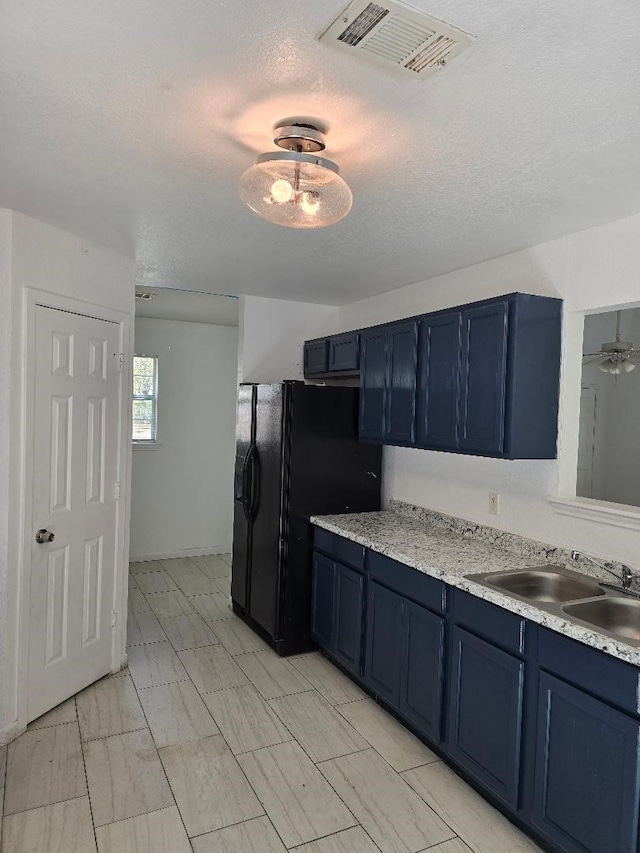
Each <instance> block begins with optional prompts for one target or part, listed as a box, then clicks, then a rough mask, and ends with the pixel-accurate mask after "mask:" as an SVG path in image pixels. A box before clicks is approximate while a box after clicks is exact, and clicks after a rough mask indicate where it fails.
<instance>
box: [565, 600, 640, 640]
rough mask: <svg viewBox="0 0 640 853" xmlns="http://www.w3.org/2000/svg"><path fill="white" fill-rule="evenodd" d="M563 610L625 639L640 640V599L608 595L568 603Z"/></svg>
mask: <svg viewBox="0 0 640 853" xmlns="http://www.w3.org/2000/svg"><path fill="white" fill-rule="evenodd" d="M562 610H563V612H564V613H566V614H567V615H568V616H573V617H574V618H575V619H580V620H581V621H582V622H587V623H589V624H590V625H593V626H595V627H597V628H603V629H604V630H605V631H608V632H609V633H611V634H616V635H617V636H619V637H624V638H625V639H630V640H636V641H640V601H639V600H638V599H634V598H628V599H627V598H615V597H614V596H607V597H606V598H602V599H600V600H598V601H578V602H576V603H575V604H566V605H565V606H564V607H563V608H562Z"/></svg>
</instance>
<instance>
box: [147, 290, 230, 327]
mask: <svg viewBox="0 0 640 853" xmlns="http://www.w3.org/2000/svg"><path fill="white" fill-rule="evenodd" d="M152 293H153V299H139V300H137V301H136V317H150V318H152V319H154V320H182V321H183V322H187V323H208V324H210V325H213V326H237V325H238V313H239V310H238V309H239V306H238V299H236V298H235V297H233V296H220V295H218V294H214V293H194V292H193V291H189V292H185V291H184V290H173V289H169V288H166V287H165V288H159V287H157V288H154V289H153V291H152Z"/></svg>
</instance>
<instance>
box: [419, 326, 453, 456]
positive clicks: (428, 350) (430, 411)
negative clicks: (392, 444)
mask: <svg viewBox="0 0 640 853" xmlns="http://www.w3.org/2000/svg"><path fill="white" fill-rule="evenodd" d="M460 326H461V314H460V312H459V311H451V312H449V313H446V314H436V315H434V316H426V317H423V318H422V319H421V320H420V327H419V356H418V364H419V370H418V373H419V376H418V401H417V443H418V444H419V445H422V446H423V447H436V448H438V447H439V448H442V449H443V450H455V449H456V448H457V447H458V394H459V389H460Z"/></svg>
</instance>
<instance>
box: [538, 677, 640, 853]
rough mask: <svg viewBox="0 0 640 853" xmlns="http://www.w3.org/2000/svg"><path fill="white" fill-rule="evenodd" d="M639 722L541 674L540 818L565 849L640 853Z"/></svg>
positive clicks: (543, 827)
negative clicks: (639, 812)
mask: <svg viewBox="0 0 640 853" xmlns="http://www.w3.org/2000/svg"><path fill="white" fill-rule="evenodd" d="M639 727H640V724H639V723H638V721H637V720H633V719H632V718H631V717H628V716H627V715H626V714H623V713H622V712H620V711H616V710H614V709H613V708H611V707H609V706H608V705H606V704H605V703H604V702H600V701H599V700H598V699H594V698H592V697H591V696H589V695H588V694H587V693H584V692H583V691H582V690H578V689H576V688H575V687H571V686H570V685H568V684H565V682H564V681H560V679H558V678H554V677H553V676H552V675H549V674H547V673H546V672H542V673H541V675H540V684H539V694H538V737H537V756H536V769H535V792H534V807H533V822H534V825H535V826H536V827H537V828H538V829H540V830H541V831H542V832H543V833H544V834H545V835H546V836H547V837H548V838H550V839H552V840H553V842H554V843H555V844H557V845H558V846H559V848H560V849H561V850H566V851H567V853H637V850H638V736H639Z"/></svg>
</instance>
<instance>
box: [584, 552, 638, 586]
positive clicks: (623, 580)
mask: <svg viewBox="0 0 640 853" xmlns="http://www.w3.org/2000/svg"><path fill="white" fill-rule="evenodd" d="M580 558H582V559H583V560H587V562H589V563H593V565H594V566H597V567H598V568H599V569H604V571H605V572H609V574H610V575H613V577H614V578H616V580H618V581H620V587H621V588H622V589H624V590H626V591H629V592H630V591H632V588H633V581H634V580H635V579H636V577H637V576H636V575H634V573H633V571H632V570H631V569H630V568H629V566H625V565H624V564H621V566H620V574H619V575H618V573H617V572H614V571H613V569H610V568H609V566H607V565H605V564H604V563H601V562H599V561H598V560H594V559H593V557H588V556H587V555H586V554H583V553H582V552H581V551H572V552H571V559H572V560H578V559H580Z"/></svg>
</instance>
